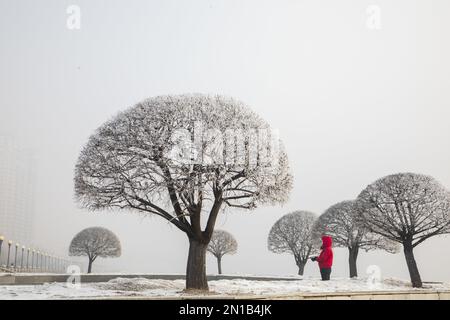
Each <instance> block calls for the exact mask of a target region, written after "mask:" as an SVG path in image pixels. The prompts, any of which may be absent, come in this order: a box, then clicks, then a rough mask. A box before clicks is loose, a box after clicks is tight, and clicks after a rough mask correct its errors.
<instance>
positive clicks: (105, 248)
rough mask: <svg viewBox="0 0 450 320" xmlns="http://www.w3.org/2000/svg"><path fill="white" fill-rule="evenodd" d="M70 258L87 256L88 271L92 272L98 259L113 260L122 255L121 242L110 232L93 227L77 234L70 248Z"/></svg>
mask: <svg viewBox="0 0 450 320" xmlns="http://www.w3.org/2000/svg"><path fill="white" fill-rule="evenodd" d="M69 255H70V256H87V257H88V260H89V263H88V270H87V273H91V271H92V263H93V262H94V261H95V259H97V258H98V257H101V258H113V257H119V256H120V255H121V246H120V241H119V238H117V236H116V235H115V234H114V233H112V232H111V231H110V230H108V229H105V228H101V227H91V228H87V229H84V230H82V231H80V232H79V233H77V234H76V235H75V237H74V238H73V239H72V242H71V243H70V247H69Z"/></svg>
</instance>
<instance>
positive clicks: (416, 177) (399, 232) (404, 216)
mask: <svg viewBox="0 0 450 320" xmlns="http://www.w3.org/2000/svg"><path fill="white" fill-rule="evenodd" d="M358 202H359V205H360V206H361V210H360V218H361V220H362V222H363V223H364V225H365V226H367V228H369V229H370V230H371V231H372V232H375V233H377V234H379V235H382V236H384V237H386V238H387V239H389V240H392V241H395V242H398V243H400V244H402V245H403V252H404V254H405V258H406V264H407V266H408V270H409V274H410V277H411V282H412V285H413V287H417V288H420V287H422V279H421V277H420V273H419V269H418V267H417V263H416V260H415V258H414V253H413V249H414V248H415V247H416V246H418V245H419V244H421V243H422V242H424V241H425V240H427V239H428V238H431V237H433V236H436V235H440V234H445V233H450V192H449V191H448V190H447V189H446V188H444V187H443V186H442V185H441V184H440V183H439V182H437V181H436V180H435V179H433V178H432V177H430V176H426V175H422V174H415V173H400V174H394V175H390V176H387V177H384V178H381V179H379V180H377V181H375V182H374V183H372V184H371V185H369V186H368V187H367V188H366V189H364V190H363V191H362V192H361V194H360V195H359V197H358Z"/></svg>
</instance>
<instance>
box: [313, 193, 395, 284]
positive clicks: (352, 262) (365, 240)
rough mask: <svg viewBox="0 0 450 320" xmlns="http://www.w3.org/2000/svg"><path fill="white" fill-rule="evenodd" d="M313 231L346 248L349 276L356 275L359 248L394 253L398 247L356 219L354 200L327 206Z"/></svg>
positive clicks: (356, 209)
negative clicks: (330, 238)
mask: <svg viewBox="0 0 450 320" xmlns="http://www.w3.org/2000/svg"><path fill="white" fill-rule="evenodd" d="M314 232H315V233H317V234H318V235H320V234H325V233H326V234H327V235H329V236H331V237H332V238H333V242H334V244H335V245H336V246H338V247H344V248H347V249H348V263H349V271H350V278H353V277H357V276H358V269H357V266H356V260H357V258H358V253H359V250H360V249H362V250H365V251H369V250H376V249H382V250H386V251H388V252H390V253H395V252H396V251H397V250H398V248H397V246H396V245H395V244H394V243H393V242H392V241H389V240H387V239H386V238H384V237H382V236H380V235H378V234H375V233H371V232H370V231H369V229H368V228H367V227H365V226H364V225H363V224H361V223H360V222H359V220H358V206H357V205H356V201H354V200H351V201H343V202H340V203H338V204H335V205H333V206H331V207H330V208H328V209H327V210H326V211H325V212H324V213H323V214H322V215H321V216H320V217H319V218H318V219H317V221H316V223H315V226H314Z"/></svg>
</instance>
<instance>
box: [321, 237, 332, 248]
mask: <svg viewBox="0 0 450 320" xmlns="http://www.w3.org/2000/svg"><path fill="white" fill-rule="evenodd" d="M332 244H333V239H332V238H331V237H330V236H322V247H323V248H329V247H331V245H332Z"/></svg>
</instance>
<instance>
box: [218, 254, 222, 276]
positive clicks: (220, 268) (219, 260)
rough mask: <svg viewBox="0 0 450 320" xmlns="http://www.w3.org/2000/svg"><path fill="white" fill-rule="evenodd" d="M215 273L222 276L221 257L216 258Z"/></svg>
mask: <svg viewBox="0 0 450 320" xmlns="http://www.w3.org/2000/svg"><path fill="white" fill-rule="evenodd" d="M217 271H218V272H219V274H222V257H217Z"/></svg>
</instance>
